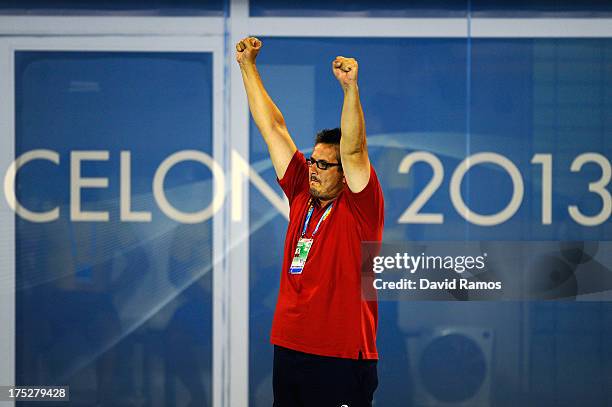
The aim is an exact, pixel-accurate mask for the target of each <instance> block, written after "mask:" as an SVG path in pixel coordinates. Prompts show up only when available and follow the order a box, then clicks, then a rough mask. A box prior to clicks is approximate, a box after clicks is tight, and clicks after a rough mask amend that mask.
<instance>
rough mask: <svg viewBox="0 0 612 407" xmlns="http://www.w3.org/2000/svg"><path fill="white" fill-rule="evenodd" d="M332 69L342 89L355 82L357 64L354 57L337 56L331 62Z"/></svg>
mask: <svg viewBox="0 0 612 407" xmlns="http://www.w3.org/2000/svg"><path fill="white" fill-rule="evenodd" d="M332 70H333V72H334V76H335V77H336V79H338V82H340V85H341V86H342V88H343V89H347V88H349V87H351V86H354V85H356V84H357V70H358V65H357V60H356V59H355V58H345V57H342V56H337V57H336V59H334V61H333V62H332Z"/></svg>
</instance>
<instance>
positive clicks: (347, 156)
mask: <svg viewBox="0 0 612 407" xmlns="http://www.w3.org/2000/svg"><path fill="white" fill-rule="evenodd" d="M357 69H358V66H357V61H356V60H355V59H353V58H345V57H341V56H338V57H336V59H335V60H334V61H333V62H332V70H333V72H334V76H335V77H336V79H338V82H340V86H342V90H343V91H344V103H343V105H342V118H341V119H340V130H341V131H342V137H341V138H340V158H341V160H342V168H343V169H344V177H345V178H346V183H347V185H348V187H349V189H350V190H351V191H352V192H361V191H362V190H363V189H364V188H365V187H366V185H368V181H369V180H370V159H369V158H368V146H367V143H366V132H365V120H364V118H363V110H362V109H361V101H360V100H359V88H358V86H357Z"/></svg>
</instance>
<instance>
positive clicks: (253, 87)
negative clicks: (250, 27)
mask: <svg viewBox="0 0 612 407" xmlns="http://www.w3.org/2000/svg"><path fill="white" fill-rule="evenodd" d="M261 46H262V43H261V41H260V40H258V39H257V38H254V37H248V38H244V39H243V40H241V41H240V42H238V43H237V44H236V61H238V65H239V66H240V72H241V73H242V80H243V82H244V89H245V90H246V94H247V98H248V100H249V109H250V110H251V114H252V115H253V120H255V124H257V127H258V128H259V131H260V132H261V134H262V136H263V138H264V140H265V142H266V144H267V145H268V152H269V153H270V158H271V159H272V165H273V166H274V170H275V171H276V176H277V177H278V178H279V179H282V178H283V176H284V175H285V171H286V170H287V167H288V166H289V162H290V161H291V158H292V157H293V154H294V153H295V151H296V150H297V147H296V146H295V143H294V142H293V140H292V139H291V136H290V135H289V131H288V130H287V126H286V125H285V119H284V118H283V114H282V113H281V112H280V110H278V107H276V105H275V104H274V102H273V101H272V99H271V98H270V95H268V92H266V88H264V86H263V83H262V81H261V78H260V77H259V72H257V67H256V66H255V59H256V58H257V54H258V53H259V50H260V49H261Z"/></svg>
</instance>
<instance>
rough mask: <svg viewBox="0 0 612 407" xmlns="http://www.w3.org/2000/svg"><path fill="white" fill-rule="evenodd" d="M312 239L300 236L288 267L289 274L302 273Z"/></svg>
mask: <svg viewBox="0 0 612 407" xmlns="http://www.w3.org/2000/svg"><path fill="white" fill-rule="evenodd" d="M312 242H313V239H306V238H304V237H302V238H300V240H298V242H297V247H296V248H295V253H294V254H293V261H291V267H290V268H289V273H290V274H302V270H304V264H306V259H307V258H308V253H309V252H310V248H311V247H312Z"/></svg>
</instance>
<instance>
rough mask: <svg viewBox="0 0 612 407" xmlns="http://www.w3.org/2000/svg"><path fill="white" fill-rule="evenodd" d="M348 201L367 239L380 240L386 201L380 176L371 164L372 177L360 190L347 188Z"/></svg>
mask: <svg viewBox="0 0 612 407" xmlns="http://www.w3.org/2000/svg"><path fill="white" fill-rule="evenodd" d="M345 193H346V195H347V201H348V202H349V205H350V206H351V209H352V213H353V214H354V217H355V220H356V221H357V222H358V223H359V225H360V227H361V230H362V232H363V234H364V236H362V237H363V238H364V239H366V240H380V239H381V238H382V229H383V225H384V222H385V202H384V197H383V193H382V188H381V186H380V182H379V181H378V176H377V175H376V171H375V170H374V166H373V165H371V164H370V179H369V180H368V184H367V185H366V186H365V188H364V189H363V190H361V191H360V192H357V193H355V192H352V191H351V190H350V189H349V188H348V187H347V188H346V189H345Z"/></svg>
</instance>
